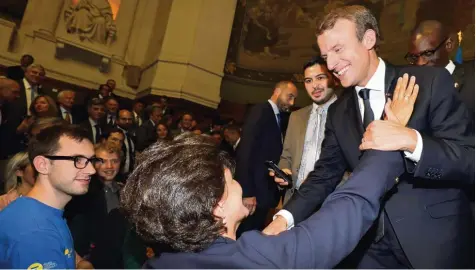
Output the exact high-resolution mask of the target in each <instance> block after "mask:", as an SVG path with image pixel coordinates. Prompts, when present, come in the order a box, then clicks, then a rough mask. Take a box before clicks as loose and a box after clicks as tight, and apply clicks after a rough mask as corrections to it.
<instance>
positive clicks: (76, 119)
mask: <svg viewBox="0 0 476 270" xmlns="http://www.w3.org/2000/svg"><path fill="white" fill-rule="evenodd" d="M75 97H76V93H75V92H74V91H73V90H63V91H61V92H59V93H58V96H57V97H56V99H57V102H58V109H59V110H58V117H61V118H62V119H63V120H65V121H66V122H68V123H70V124H79V123H81V122H82V119H81V116H80V115H81V113H80V112H79V109H78V108H77V107H75V106H74V100H75Z"/></svg>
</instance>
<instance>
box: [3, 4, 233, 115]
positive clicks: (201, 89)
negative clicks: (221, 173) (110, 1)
mask: <svg viewBox="0 0 476 270" xmlns="http://www.w3.org/2000/svg"><path fill="white" fill-rule="evenodd" d="M70 4H71V1H70V0H30V1H29V2H28V5H27V8H26V10H25V14H24V17H23V20H22V22H21V25H20V27H18V29H17V28H16V27H15V25H14V24H13V23H11V22H8V21H5V20H1V19H0V64H1V65H5V66H9V65H14V64H18V61H19V59H20V57H21V55H23V54H25V53H29V54H32V55H33V56H34V57H35V59H36V62H37V63H39V64H42V65H43V66H44V67H45V68H46V71H47V76H48V77H52V78H54V79H57V80H61V81H65V82H68V83H73V84H77V85H80V86H82V87H88V88H92V89H96V88H97V86H98V85H99V84H101V83H104V82H105V81H106V80H107V79H109V78H112V79H115V80H116V82H117V89H116V90H115V91H116V92H117V94H118V95H121V96H124V97H129V98H135V97H138V96H143V95H146V94H149V93H152V94H157V95H158V94H166V95H168V96H171V97H178V98H184V99H187V100H189V101H193V102H196V103H199V104H202V105H206V106H209V107H214V108H216V107H217V105H218V103H219V102H220V84H221V80H222V77H223V65H224V62H225V56H226V51H227V48H228V41H229V37H230V32H231V26H232V22H233V17H234V11H235V6H236V0H193V1H190V0H125V1H121V6H120V8H119V12H118V14H117V17H116V21H115V25H116V29H117V36H116V39H115V40H114V42H112V43H111V44H100V43H97V42H90V41H87V40H83V41H82V40H80V38H79V37H78V36H77V35H75V34H70V33H67V32H66V25H65V20H64V12H65V10H66V9H68V7H69V6H70ZM128 66H135V67H138V70H140V73H141V74H140V75H141V78H140V82H139V83H138V88H137V89H135V88H131V87H130V86H128V85H132V84H131V83H130V82H129V83H128V82H127V80H126V78H127V75H128V74H127V73H125V72H124V70H125V68H126V67H128ZM126 70H133V69H127V68H126ZM135 75H136V77H137V76H138V75H139V74H135Z"/></svg>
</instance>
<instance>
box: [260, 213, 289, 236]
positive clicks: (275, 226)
mask: <svg viewBox="0 0 476 270" xmlns="http://www.w3.org/2000/svg"><path fill="white" fill-rule="evenodd" d="M287 227H288V223H287V222H286V219H285V218H284V217H283V216H280V215H277V216H276V218H275V219H274V220H273V221H272V222H271V223H270V224H269V225H268V227H266V228H265V229H264V230H263V233H264V234H267V235H278V234H280V233H281V232H284V231H285V230H286V228H287Z"/></svg>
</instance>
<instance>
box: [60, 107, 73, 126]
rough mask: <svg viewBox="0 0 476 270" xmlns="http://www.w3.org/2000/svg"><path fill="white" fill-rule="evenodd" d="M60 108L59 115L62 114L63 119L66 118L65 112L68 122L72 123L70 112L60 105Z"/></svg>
mask: <svg viewBox="0 0 476 270" xmlns="http://www.w3.org/2000/svg"><path fill="white" fill-rule="evenodd" d="M60 110H61V116H63V120H66V114H69V123H70V124H72V123H73V116H72V115H71V113H70V112H69V111H68V110H66V109H65V108H63V106H60Z"/></svg>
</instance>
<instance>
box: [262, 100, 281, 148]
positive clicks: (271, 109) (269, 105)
mask: <svg viewBox="0 0 476 270" xmlns="http://www.w3.org/2000/svg"><path fill="white" fill-rule="evenodd" d="M266 105H267V106H268V112H269V114H270V115H269V116H268V117H269V118H270V120H271V119H273V121H274V125H273V126H274V127H275V128H276V129H277V130H278V131H279V133H278V134H279V135H280V136H281V143H282V141H283V135H282V133H281V128H280V126H279V125H278V121H277V120H276V115H275V114H274V110H273V107H272V106H271V104H269V102H266Z"/></svg>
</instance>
